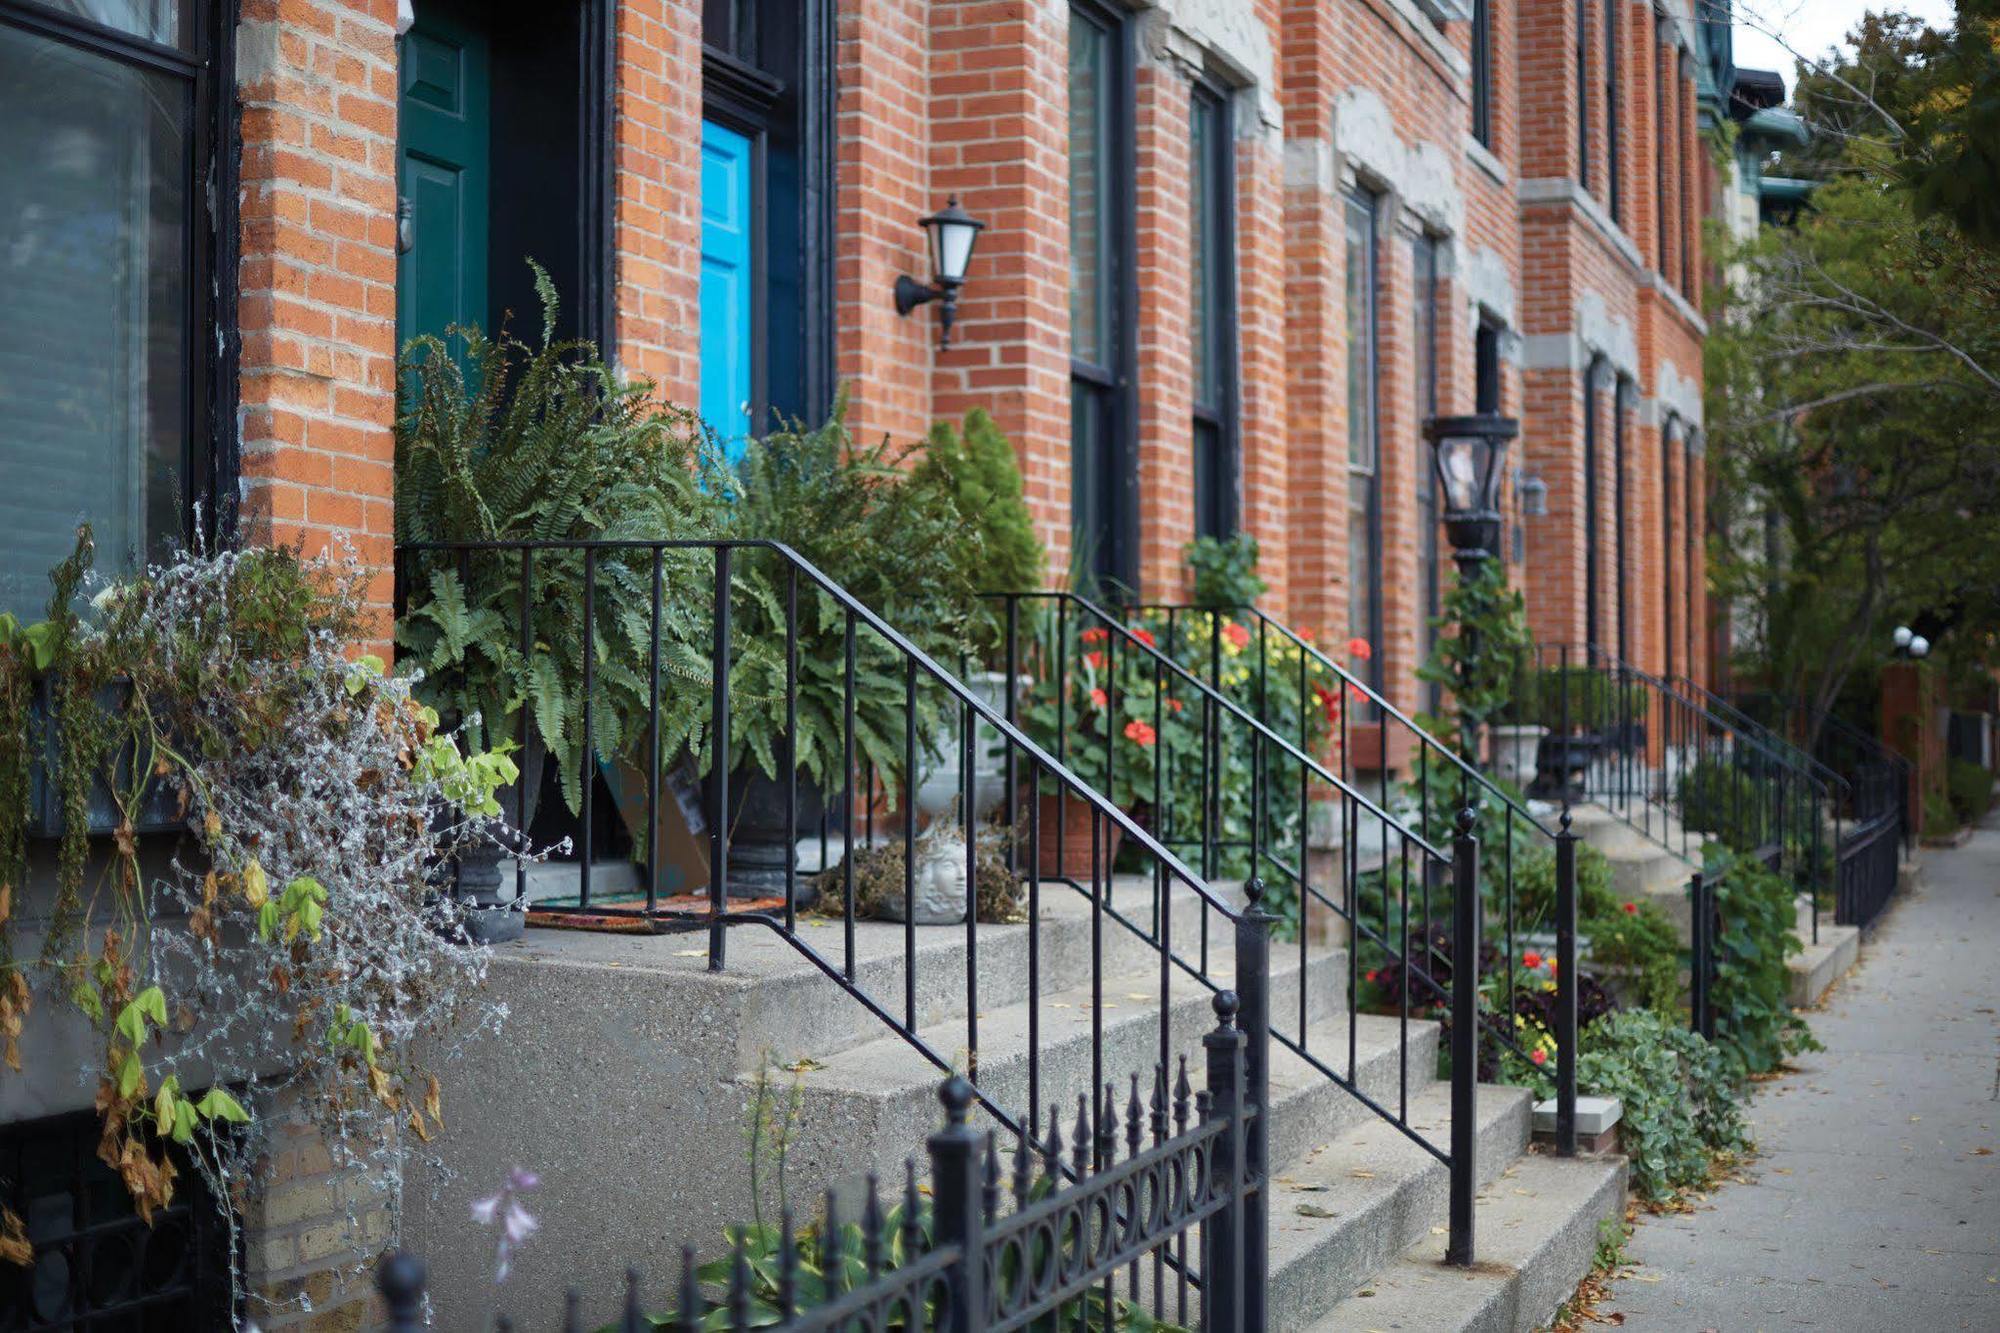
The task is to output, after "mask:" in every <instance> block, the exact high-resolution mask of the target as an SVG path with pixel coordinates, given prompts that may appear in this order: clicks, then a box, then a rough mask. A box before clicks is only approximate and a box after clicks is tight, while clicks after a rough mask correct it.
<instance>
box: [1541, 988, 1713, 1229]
mask: <svg viewBox="0 0 2000 1333" xmlns="http://www.w3.org/2000/svg"><path fill="white" fill-rule="evenodd" d="M1576 1081H1577V1087H1578V1089H1579V1090H1580V1091H1582V1092H1585V1093H1588V1094H1590V1095H1592V1096H1599V1097H1616V1098H1617V1099H1618V1101H1619V1104H1620V1115H1619V1121H1618V1128H1619V1136H1620V1139H1621V1142H1622V1145H1623V1147H1624V1149H1625V1154H1626V1160H1627V1162H1628V1163H1629V1167H1628V1169H1629V1170H1630V1173H1631V1175H1630V1180H1631V1186H1632V1190H1633V1192H1634V1193H1636V1194H1637V1195H1638V1196H1639V1197H1640V1198H1641V1199H1644V1200H1646V1201H1647V1202H1649V1203H1669V1202H1672V1201H1673V1200H1674V1199H1675V1198H1676V1197H1677V1195H1678V1194H1679V1192H1680V1191H1682V1190H1686V1189H1693V1188H1696V1187H1698V1186H1700V1185H1701V1184H1702V1183H1703V1182H1704V1181H1706V1180H1707V1179H1708V1175H1709V1171H1710V1168H1711V1166H1712V1164H1713V1162H1714V1160H1715V1157H1716V1155H1717V1154H1718V1153H1728V1152H1735V1151H1737V1150H1739V1149H1741V1148H1743V1147H1744V1146H1746V1144H1747V1141H1748V1140H1747V1137H1746V1134H1745V1130H1744V1125H1743V1112H1742V1107H1741V1105H1740V1104H1739V1102H1738V1100H1737V1094H1736V1082H1735V1080H1734V1079H1733V1078H1732V1077H1731V1076H1730V1073H1729V1069H1728V1062H1727V1061H1726V1060H1725V1059H1724V1057H1723V1055H1722V1053H1721V1052H1720V1051H1719V1050H1718V1049H1717V1048H1716V1047H1714V1046H1712V1045H1711V1044H1710V1043H1708V1042H1706V1041H1704V1040H1703V1039H1702V1038H1701V1036H1700V1035H1699V1034H1697V1033H1694V1032H1690V1031H1688V1029H1687V1028H1686V1027H1685V1026H1684V1025H1683V1024H1680V1023H1677V1022H1675V1021H1673V1020H1672V1019H1670V1018H1666V1017H1663V1016H1661V1015H1660V1014H1658V1013H1655V1012H1654V1011H1652V1010H1650V1009H1627V1010H1624V1011H1621V1012H1618V1013H1614V1014H1609V1015H1607V1016H1605V1017H1603V1018H1601V1019H1599V1020H1598V1021H1597V1022H1595V1023H1592V1024H1591V1025H1590V1026H1589V1027H1587V1028H1585V1029H1584V1032H1583V1036H1582V1039H1581V1042H1580V1049H1579V1053H1578V1055H1577V1076H1576Z"/></svg>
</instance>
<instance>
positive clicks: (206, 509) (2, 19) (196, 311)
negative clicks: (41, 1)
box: [0, 0, 243, 544]
mask: <svg viewBox="0 0 2000 1333" xmlns="http://www.w3.org/2000/svg"><path fill="white" fill-rule="evenodd" d="M236 19H237V0H194V3H192V4H190V5H188V6H187V20H188V40H187V44H186V47H185V49H182V48H177V47H170V46H163V45H161V44H159V43H157V42H149V41H146V40H145V39H143V38H139V37H134V36H132V35H131V34H130V33H126V32H121V31H119V30H118V29H116V28H111V27H107V26H106V25H104V24H101V23H96V22H93V21H92V20H89V19H85V18H75V17H71V16H69V15H66V14H61V13H58V12H56V11H54V10H51V9H49V8H47V7H45V6H42V5H38V4H30V3H25V0H0V23H4V24H6V25H7V26H9V27H12V28H16V29H19V30H21V31H23V32H28V33H32V34H34V35H36V36H39V37H44V38H47V39H49V40H50V41H55V42H60V43H62V44H63V45H65V46H70V47H74V48H76V49H77V50H81V51H85V52H88V53H90V54H92V55H97V56H102V57H104V58H106V59H109V60H116V61H120V62H122V63H124V64H127V65H132V66H136V67H138V68H141V69H145V70H148V71H151V72H154V73H159V74H165V75H168V76H170V77H173V78H177V79H180V80H182V81H183V83H184V85H185V86H186V88H187V91H188V98H189V101H190V106H189V115H188V127H187V128H188V136H187V145H188V146H187V157H186V159H185V160H184V162H183V164H182V171H183V175H184V177H185V179H186V180H187V182H188V185H189V189H188V217H187V224H188V225H187V238H186V243H187V249H186V251H185V252H184V253H183V255H182V257H181V259H182V264H183V268H184V271H185V272H186V274H187V284H186V297H185V299H186V303H187V304H186V308H185V309H184V310H183V311H182V335H183V337H184V338H185V339H186V349H187V350H186V363H185V367H184V371H183V373H184V374H185V375H186V378H187V383H188V394H187V404H186V409H185V410H186V413H187V416H186V418H185V420H184V421H183V422H182V440H183V444H182V454H181V460H180V484H181V534H180V535H181V539H182V540H184V541H195V540H199V541H201V542H205V543H212V544H228V543H233V542H234V541H235V540H236V539H237V535H238V534H237V530H236V509H237V504H236V498H237V497H236V484H237V479H238V477H239V476H240V474H241V462H240V442H239V440H238V437H237V430H236V407H237V401H238V366H239V361H240V357H241V351H242V336H241V332H240V329H239V326H238V322H237V279H238V274H237V261H238V255H239V241H240V237H239V228H238V221H237V193H238V190H237V186H238V181H239V179H240V168H241V160H242V151H243V143H242V116H241V109H240V107H239V106H238V105H237V100H236V79H235V70H236Z"/></svg>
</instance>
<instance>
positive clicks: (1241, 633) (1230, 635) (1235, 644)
mask: <svg viewBox="0 0 2000 1333" xmlns="http://www.w3.org/2000/svg"><path fill="white" fill-rule="evenodd" d="M1222 641H1223V642H1224V643H1226V644H1228V645H1229V646H1230V647H1231V648H1234V649H1235V650H1236V651H1237V652H1239V653H1240V652H1242V651H1243V650H1244V649H1245V648H1248V647H1249V646H1250V631H1249V630H1247V629H1244V628H1243V627H1242V626H1241V625H1239V624H1237V623H1236V622H1235V621H1233V620H1232V621H1230V622H1229V623H1228V624H1227V625H1224V626H1223V627H1222Z"/></svg>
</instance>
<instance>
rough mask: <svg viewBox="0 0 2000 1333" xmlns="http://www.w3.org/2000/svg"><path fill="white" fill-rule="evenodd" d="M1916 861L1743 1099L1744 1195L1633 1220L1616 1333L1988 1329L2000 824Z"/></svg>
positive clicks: (1999, 1222) (1996, 1127) (1994, 1210)
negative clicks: (1749, 1144)
mask: <svg viewBox="0 0 2000 1333" xmlns="http://www.w3.org/2000/svg"><path fill="white" fill-rule="evenodd" d="M1923 856H1924V873H1923V882H1922V885H1921V886H1920V887H1918V888H1917V889H1916V890H1914V891H1913V892H1911V893H1909V894H1906V895H1905V896H1904V897H1903V898H1902V899H1901V900H1900V901H1899V902H1898V903H1897V905H1895V906H1894V907H1892V908H1891V909H1890V912H1889V914H1888V916H1887V917H1886V918H1885V919H1884V921H1883V923H1882V924H1881V926H1880V927H1879V928H1878V929H1877V930H1876V932H1875V933H1874V935H1873V936H1872V937H1871V938H1870V939H1869V940H1868V942H1867V944H1866V946H1865V947H1864V949H1863V951H1862V961H1861V965H1860V967H1859V968H1858V969H1856V970H1855V971H1854V972H1853V973H1851V974H1850V975H1849V976H1848V978H1847V979H1846V980H1845V981H1844V982H1842V983H1840V984H1839V985H1837V986H1835V987H1834V989H1833V991H1832V993H1831V994H1830V995H1829V996H1828V997H1827V999H1826V1001H1825V1005H1824V1008H1823V1009H1822V1010H1821V1011H1818V1012H1813V1013H1811V1014H1809V1020H1810V1022H1811V1023H1812V1027H1813V1031H1814V1033H1815V1034H1817V1035H1818V1037H1819V1039H1820V1040H1821V1041H1822V1042H1824V1043H1825V1044H1826V1048H1827V1049H1826V1050H1824V1051H1822V1052H1817V1053H1813V1054H1809V1055H1807V1056H1804V1057H1802V1058H1801V1059H1799V1060H1798V1061H1797V1070H1796V1072H1794V1073H1790V1074H1787V1075H1786V1076H1785V1077H1783V1078H1782V1079H1779V1080H1777V1081H1774V1082H1772V1083H1768V1084H1765V1085H1763V1087H1762V1088H1761V1090H1760V1091H1759V1092H1758V1094H1757V1096H1756V1098H1755V1100H1754V1102H1753V1104H1752V1107H1751V1112H1750V1119H1751V1129H1752V1133H1753V1134H1754V1135H1755V1137H1756V1140H1757V1143H1758V1146H1759V1150H1760V1151H1759V1155H1758V1156H1757V1158H1756V1159H1755V1160H1754V1161H1752V1162H1751V1163H1749V1164H1748V1166H1747V1167H1746V1168H1745V1169H1744V1171H1743V1172H1742V1174H1743V1175H1744V1176H1745V1177H1746V1179H1747V1181H1748V1183H1742V1184H1727V1185H1724V1186H1723V1187H1722V1188H1721V1189H1720V1190H1718V1191H1717V1192H1716V1194H1715V1195H1714V1196H1712V1197H1711V1198H1710V1199H1709V1200H1708V1201H1707V1202H1706V1203H1702V1204H1698V1205H1696V1209H1695V1211H1694V1212H1693V1213H1691V1214H1686V1215H1681V1216H1672V1217H1653V1216H1648V1215H1646V1214H1643V1213H1642V1214H1641V1215H1640V1217H1641V1221H1640V1224H1639V1226H1638V1227H1637V1229H1636V1230H1635V1231H1634V1233H1633V1236H1632V1240H1631V1244H1630V1246H1629V1253H1630V1256H1631V1259H1632V1261H1633V1266H1632V1268H1631V1269H1630V1271H1629V1272H1628V1273H1627V1275H1625V1276H1623V1277H1620V1278H1619V1279H1618V1280H1616V1281H1615V1282H1614V1283H1613V1284H1612V1288H1611V1296H1610V1298H1609V1299H1608V1300H1606V1301H1605V1302H1604V1303H1603V1305H1602V1306H1601V1307H1600V1308H1601V1310H1602V1311H1603V1312H1604V1313H1607V1314H1608V1313H1609V1312H1611V1311H1617V1312H1619V1313H1621V1314H1623V1315H1624V1316H1625V1323H1624V1326H1625V1327H1626V1328H1627V1329H1640V1330H1677V1331H1678V1330H1715V1331H1716V1333H1739V1331H1741V1333H1756V1331H1758V1330H1779V1329H1794V1328H1816V1329H1854V1330H1878V1329H1885V1330H1910V1331H1911V1333H1916V1331H1917V1330H1925V1331H1928V1330H1933V1329H1977V1330H2000V818H1996V817H1995V816H1988V818H1987V820H1986V822H1985V823H1984V825H1983V826H1982V827H1981V828H1980V830H1979V831H1978V832H1977V833H1976V834H1975V835H1974V836H1973V838H1972V839H1971V840H1970V841H1969V842H1968V843H1966V844H1965V845H1964V846H1963V847H1959V848H1954V849H1950V850H1943V851H1927V852H1925V853H1924V854H1923Z"/></svg>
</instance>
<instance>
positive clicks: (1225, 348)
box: [1188, 78, 1243, 536]
mask: <svg viewBox="0 0 2000 1333" xmlns="http://www.w3.org/2000/svg"><path fill="white" fill-rule="evenodd" d="M1188 104H1189V110H1190V114H1192V112H1193V109H1194V107H1195V106H1196V105H1197V104H1206V105H1207V106H1208V107H1209V108H1211V109H1212V110H1213V112H1214V115H1215V120H1214V128H1215V138H1214V142H1213V143H1212V144H1210V146H1209V147H1210V160H1209V161H1208V162H1207V163H1205V164H1203V165H1204V166H1205V167H1206V168H1207V169H1208V170H1209V171H1210V172H1212V173H1213V179H1212V181H1209V180H1206V179H1205V178H1204V177H1203V175H1202V174H1201V172H1200V170H1199V169H1197V170H1196V171H1195V172H1194V173H1192V174H1193V176H1194V179H1192V180H1191V181H1190V182H1189V184H1190V186H1191V187H1192V188H1193V189H1194V190H1196V191H1199V192H1201V193H1203V194H1206V190H1205V189H1204V186H1205V185H1206V184H1213V186H1214V188H1215V193H1216V197H1215V198H1214V199H1213V200H1208V199H1205V198H1195V199H1193V200H1192V201H1191V204H1192V207H1194V208H1202V209H1205V210H1206V209H1207V206H1208V204H1209V203H1213V205H1214V207H1213V209H1212V210H1210V211H1212V215H1213V217H1214V218H1215V228H1214V232H1215V234H1214V235H1212V236H1209V237H1207V238H1206V240H1207V249H1208V253H1207V254H1206V255H1205V256H1203V257H1202V258H1203V266H1204V273H1205V274H1206V275H1207V276H1208V278H1209V280H1210V282H1211V283H1212V284H1213V286H1212V287H1211V289H1210V292H1209V295H1210V296H1211V297H1213V298H1214V299H1212V300H1210V301H1209V303H1208V306H1207V315H1208V320H1207V323H1208V327H1207V329H1206V330H1204V337H1205V340H1206V341H1207V344H1208V347H1209V349H1210V355H1211V356H1213V357H1215V358H1216V359H1217V361H1218V362H1219V364H1220V365H1221V368H1222V383H1221V401H1220V402H1216V403H1203V402H1201V401H1200V400H1199V395H1191V396H1192V397H1194V398H1195V401H1194V404H1193V411H1194V418H1195V420H1196V421H1197V422H1199V423H1201V424H1203V425H1206V426H1208V427H1210V428H1211V429H1213V430H1214V431H1215V432H1216V458H1215V464H1216V467H1215V476H1214V478H1213V481H1214V483H1215V484H1216V485H1217V487H1218V493H1217V495H1215V496H1214V497H1212V500H1213V503H1214V505H1215V513H1214V515H1213V518H1214V522H1213V523H1211V524H1208V525H1206V526H1205V525H1204V523H1203V517H1204V516H1203V514H1202V512H1201V509H1202V497H1201V496H1200V495H1199V494H1197V495H1196V497H1195V532H1196V534H1197V535H1202V534H1203V533H1205V532H1212V533H1213V535H1215V536H1227V535H1229V534H1231V533H1233V532H1235V531H1236V530H1237V528H1238V527H1239V526H1241V523H1242V514H1243V457H1242V447H1243V446H1242V396H1243V395H1242V383H1241V381H1242V368H1241V366H1240V365H1239V364H1238V360H1237V357H1238V347H1237V339H1236V322H1237V281H1236V142H1235V137H1234V136H1235V131H1236V125H1235V103H1234V100H1233V98H1232V96H1231V91H1230V89H1229V88H1227V87H1225V86H1224V85H1222V84H1220V83H1218V82H1216V81H1214V80H1212V79H1208V78H1198V79H1196V80H1195V81H1194V83H1193V84H1192V86H1191V87H1190V88H1189V90H1188ZM1195 387H1196V388H1197V389H1198V388H1199V387H1200V385H1199V383H1197V384H1196V386H1195Z"/></svg>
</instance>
